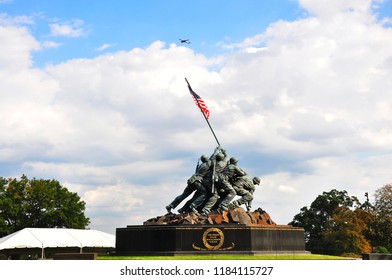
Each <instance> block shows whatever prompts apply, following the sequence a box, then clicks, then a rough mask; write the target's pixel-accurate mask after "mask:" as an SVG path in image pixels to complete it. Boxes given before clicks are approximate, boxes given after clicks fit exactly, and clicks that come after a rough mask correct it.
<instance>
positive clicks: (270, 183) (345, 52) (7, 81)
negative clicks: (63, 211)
mask: <svg viewBox="0 0 392 280" xmlns="http://www.w3.org/2000/svg"><path fill="white" fill-rule="evenodd" d="M300 3H301V4H302V5H303V7H305V8H306V9H308V10H309V12H310V13H311V14H312V16H309V17H306V18H301V19H298V20H295V21H292V22H287V21H279V22H276V23H273V24H271V25H270V26H269V28H268V29H267V30H265V31H264V32H263V31H260V34H255V36H253V37H250V38H245V39H244V40H243V42H240V43H238V44H236V45H232V46H229V47H231V50H232V52H231V53H230V54H227V56H226V57H218V58H208V57H205V56H203V55H202V54H199V53H195V51H193V50H192V49H190V48H187V47H186V46H177V45H175V44H172V45H168V46H167V45H166V44H165V43H164V42H161V41H156V42H154V43H152V44H151V45H150V46H148V47H146V48H135V49H132V50H129V51H119V52H114V53H111V54H106V55H100V56H97V57H94V58H91V59H75V60H69V61H67V62H65V63H61V64H58V65H52V66H49V67H47V68H44V69H36V68H32V59H31V53H32V52H33V51H34V50H37V49H39V47H40V44H39V42H38V41H37V40H36V39H35V38H34V37H33V36H32V35H31V33H30V32H29V31H28V30H27V29H25V28H23V27H18V26H1V27H0V38H6V40H4V42H3V43H2V44H0V77H1V79H0V84H1V88H2V92H1V97H2V102H1V103H0V109H1V110H0V118H1V119H2V120H4V121H2V122H1V123H0V164H4V165H9V164H12V166H15V167H16V168H15V170H13V171H12V172H11V173H10V174H4V175H7V176H18V175H19V174H22V173H26V174H27V175H28V176H31V177H33V176H36V177H45V178H47V177H53V178H56V179H59V180H61V182H65V183H66V184H67V185H68V186H70V188H71V189H73V190H75V191H77V192H78V193H79V195H80V196H81V197H82V198H83V199H85V200H86V202H87V207H88V215H91V217H93V218H92V221H93V223H92V225H91V227H92V228H94V227H99V228H100V229H102V230H106V231H110V232H111V231H112V230H113V228H111V227H114V226H117V227H118V226H125V225H126V224H131V223H133V224H140V223H142V222H143V221H144V220H146V219H148V218H151V217H153V216H157V215H160V214H163V213H164V210H165V209H164V206H165V205H166V204H167V203H169V202H170V201H171V200H172V199H173V198H174V196H176V195H178V194H179V193H180V192H182V190H183V188H184V187H185V183H186V180H187V178H188V177H189V176H190V175H192V172H193V171H194V167H195V164H196V161H197V158H198V157H199V156H200V155H201V154H205V153H211V152H212V150H213V149H214V148H215V146H216V143H215V141H214V139H213V137H212V135H211V133H210V131H209V128H208V127H207V125H206V123H205V121H204V119H203V118H202V116H201V114H200V112H199V111H198V109H197V108H196V106H195V105H194V103H193V100H192V99H191V97H190V95H189V93H188V90H187V87H186V83H185V81H184V78H185V77H187V78H188V79H189V81H190V82H191V85H192V87H193V89H194V90H195V91H196V92H197V93H198V94H200V95H201V96H202V97H203V99H204V100H205V101H206V103H207V105H208V106H209V108H210V110H211V119H210V122H211V124H212V126H213V127H214V129H215V132H216V134H217V136H218V138H219V140H220V142H221V143H222V145H223V146H224V148H226V149H227V151H228V153H229V154H231V153H233V154H235V155H236V156H238V157H239V158H241V160H240V163H241V166H242V167H244V168H245V169H246V170H252V173H254V174H252V175H254V176H260V177H262V179H263V181H262V186H260V187H259V188H258V190H257V191H256V193H255V201H254V203H253V205H254V206H255V207H259V206H260V207H262V208H263V209H265V210H267V211H268V212H269V213H270V214H271V217H272V218H273V219H274V220H275V221H276V222H278V223H287V222H289V221H290V220H291V219H292V217H293V216H294V215H295V214H296V213H298V212H299V209H300V208H301V207H302V206H304V205H309V204H310V203H311V202H312V201H313V200H314V199H315V197H316V196H317V195H319V194H321V193H322V192H323V191H329V190H330V189H332V188H344V189H346V190H348V192H349V194H350V195H356V196H358V197H361V196H362V195H363V193H364V192H366V191H368V192H370V193H371V192H372V191H373V190H375V189H376V188H378V187H381V186H382V185H383V184H387V183H390V182H391V181H392V178H391V176H390V172H389V170H388V166H389V165H388V164H389V162H390V160H391V158H390V151H391V150H392V142H391V141H390V139H391V136H392V135H391V134H392V133H391V129H390V127H391V125H392V117H391V116H392V114H391V113H392V112H391V110H392V107H391V106H390V105H389V104H392V100H391V98H392V92H391V89H392V84H391V83H392V82H391V81H390V78H389V77H390V76H391V74H392V73H391V71H392V60H391V57H392V50H391V48H390V46H391V45H392V32H391V30H390V29H388V28H386V27H384V26H383V25H382V22H381V21H380V22H378V21H377V20H376V19H375V17H374V16H373V14H372V13H371V10H370V8H371V2H369V1H359V2H358V1H357V2H352V1H347V2H345V3H344V4H341V1H340V0H339V1H328V5H329V6H328V7H326V4H327V2H326V1H325V2H324V1H322V2H320V5H321V6H320V7H321V8H318V7H316V6H314V5H313V2H312V1H300ZM356 3H358V6H356ZM324 4H325V5H324ZM323 8H324V9H323ZM329 15H333V16H329ZM78 24H79V25H78ZM66 26H67V28H65V27H66ZM58 27H59V28H58V29H57V27H55V28H54V29H53V34H52V35H55V34H57V35H58V36H60V35H62V36H80V35H81V34H84V31H83V30H84V24H83V23H80V22H79V23H71V24H70V25H63V24H60V23H58ZM60 27H64V28H60ZM78 30H79V31H78ZM0 40H1V39H0ZM42 46H44V44H41V47H42ZM102 47H105V48H106V47H107V46H105V45H103V46H102ZM211 69H215V70H211ZM216 69H219V70H216ZM244 155H250V157H249V158H246V157H245V156H244ZM266 155H267V156H268V158H269V159H270V161H263V159H264V158H266ZM113 200H116V204H115V205H114V204H113V203H112V201H113Z"/></svg>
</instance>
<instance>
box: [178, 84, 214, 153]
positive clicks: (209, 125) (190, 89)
mask: <svg viewBox="0 0 392 280" xmlns="http://www.w3.org/2000/svg"><path fill="white" fill-rule="evenodd" d="M185 81H186V83H187V84H188V89H189V91H190V92H191V93H192V92H194V91H193V90H192V88H191V85H190V84H189V82H188V80H187V78H185ZM195 100H196V102H197V105H198V107H199V108H200V109H201V108H202V107H201V105H200V103H199V100H198V99H197V98H195ZM200 111H201V113H202V114H203V116H204V119H205V120H206V122H207V124H208V127H209V128H210V130H211V132H212V135H214V138H215V140H216V143H218V146H220V143H219V141H218V138H217V137H216V135H215V132H214V130H213V129H212V126H211V124H210V122H209V121H208V119H207V116H206V114H205V113H204V112H203V110H200Z"/></svg>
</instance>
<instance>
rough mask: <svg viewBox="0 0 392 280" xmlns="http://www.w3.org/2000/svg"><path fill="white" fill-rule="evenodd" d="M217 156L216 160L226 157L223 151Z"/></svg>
mask: <svg viewBox="0 0 392 280" xmlns="http://www.w3.org/2000/svg"><path fill="white" fill-rule="evenodd" d="M215 158H216V160H218V161H221V160H223V159H224V158H225V156H224V155H223V154H222V153H219V154H217V155H216V157H215Z"/></svg>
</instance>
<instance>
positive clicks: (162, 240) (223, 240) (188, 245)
mask: <svg viewBox="0 0 392 280" xmlns="http://www.w3.org/2000/svg"><path fill="white" fill-rule="evenodd" d="M306 253H309V252H307V251H305V241H304V230H303V229H302V228H295V227H291V226H279V225H271V226H260V225H251V226H248V225H238V224H220V225H216V224H214V225H144V226H127V227H126V228H117V229H116V255H130V256H137V255H153V256H158V255H169V256H175V255H195V254H240V255H261V254H306Z"/></svg>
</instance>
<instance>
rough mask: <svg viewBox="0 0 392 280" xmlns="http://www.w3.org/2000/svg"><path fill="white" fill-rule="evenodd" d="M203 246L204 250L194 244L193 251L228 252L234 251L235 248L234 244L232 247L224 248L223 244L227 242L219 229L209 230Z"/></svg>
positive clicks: (204, 234)
mask: <svg viewBox="0 0 392 280" xmlns="http://www.w3.org/2000/svg"><path fill="white" fill-rule="evenodd" d="M202 241H203V245H204V248H202V247H199V246H197V245H196V244H195V243H193V244H192V247H193V249H195V250H198V251H206V250H211V251H226V250H232V249H233V248H234V247H235V244H234V243H231V245H230V246H228V247H224V248H222V246H223V243H224V242H225V235H224V234H223V231H221V230H220V229H219V228H209V229H207V230H206V231H205V232H204V233H203V238H202Z"/></svg>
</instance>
